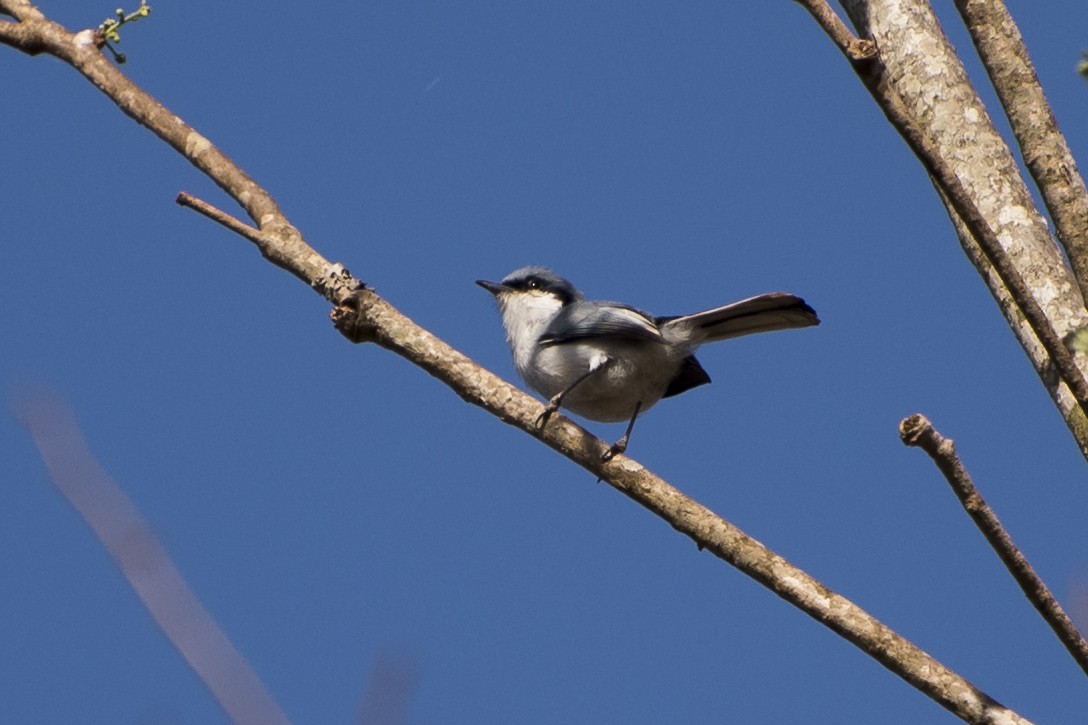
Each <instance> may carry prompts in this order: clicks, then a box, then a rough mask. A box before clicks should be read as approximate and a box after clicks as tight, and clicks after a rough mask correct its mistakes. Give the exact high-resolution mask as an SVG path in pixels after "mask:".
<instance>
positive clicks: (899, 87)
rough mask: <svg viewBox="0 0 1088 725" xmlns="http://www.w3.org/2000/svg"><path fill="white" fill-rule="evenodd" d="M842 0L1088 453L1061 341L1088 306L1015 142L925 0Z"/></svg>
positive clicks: (965, 239) (971, 248)
mask: <svg viewBox="0 0 1088 725" xmlns="http://www.w3.org/2000/svg"><path fill="white" fill-rule="evenodd" d="M801 1H802V4H804V5H805V6H806V7H809V6H814V5H820V4H823V5H826V0H801ZM842 3H843V6H844V7H845V8H846V10H847V12H848V13H849V15H850V17H851V19H852V20H853V22H854V25H855V26H856V27H857V28H858V29H859V31H860V32H861V33H862V34H863V35H866V36H868V37H870V38H872V39H873V41H874V42H875V43H876V45H877V48H878V49H879V56H878V58H876V59H874V60H870V61H866V60H860V61H859V60H856V59H853V58H852V60H854V63H853V65H854V69H855V71H857V73H858V75H859V77H860V78H861V79H862V81H863V82H864V83H865V85H866V88H867V89H868V90H869V91H870V93H872V95H873V97H874V99H875V100H876V101H877V103H878V104H879V105H880V107H881V109H882V110H883V111H884V112H885V114H886V115H887V116H888V118H889V120H890V121H891V122H892V124H893V125H894V126H895V127H896V128H897V130H898V131H899V132H900V133H901V134H902V135H903V137H904V139H905V140H906V141H907V142H908V144H909V145H910V146H911V148H912V150H914V152H915V154H916V155H918V157H919V159H921V160H922V162H923V165H925V167H926V171H928V172H929V173H930V175H931V176H932V177H933V179H934V183H935V185H936V186H937V188H938V191H939V192H940V194H941V199H942V202H944V204H945V206H946V208H947V209H948V213H949V216H950V217H951V219H952V222H953V226H954V227H955V228H956V231H957V234H958V236H959V238H960V243H961V245H962V246H963V249H964V251H965V252H966V253H967V255H968V258H969V259H970V260H971V261H972V263H974V265H975V267H976V268H977V269H978V271H979V274H980V275H981V276H982V278H983V280H984V281H985V282H986V284H987V286H988V287H989V288H990V291H991V293H992V294H993V296H994V298H995V299H996V300H997V302H998V305H999V306H1000V308H1001V310H1002V312H1003V314H1004V315H1005V318H1006V320H1007V321H1008V323H1009V326H1010V327H1011V328H1012V330H1013V333H1014V334H1015V335H1016V336H1017V338H1018V339H1019V340H1020V344H1021V345H1022V346H1023V348H1024V351H1025V352H1026V353H1027V355H1028V357H1029V359H1030V360H1031V361H1032V364H1033V365H1034V366H1035V369H1036V372H1037V373H1038V375H1039V377H1040V379H1041V380H1042V382H1043V384H1044V385H1045V386H1046V389H1047V391H1048V392H1049V393H1050V395H1051V398H1052V399H1053V400H1054V402H1055V404H1056V405H1057V407H1058V409H1059V411H1061V413H1062V416H1063V417H1064V418H1065V420H1066V424H1067V426H1068V427H1069V429H1070V431H1071V432H1072V434H1073V436H1074V438H1075V440H1076V441H1077V444H1078V446H1079V447H1080V449H1081V453H1082V455H1084V456H1085V457H1086V458H1088V416H1086V414H1085V411H1084V406H1085V405H1088V397H1086V396H1085V394H1084V393H1085V390H1084V388H1085V376H1084V373H1085V368H1083V367H1081V366H1080V365H1078V364H1077V361H1076V360H1074V359H1072V358H1071V357H1070V356H1069V353H1068V350H1066V349H1065V347H1064V345H1063V344H1062V343H1061V338H1062V336H1064V335H1065V334H1067V333H1069V332H1070V331H1072V330H1074V329H1076V328H1078V327H1080V326H1082V325H1083V324H1084V322H1085V320H1086V319H1088V312H1086V310H1085V308H1084V300H1083V298H1082V297H1081V294H1080V288H1079V286H1078V285H1077V282H1076V279H1075V278H1074V277H1073V274H1072V272H1071V270H1070V269H1069V267H1068V266H1067V264H1066V262H1065V260H1064V259H1063V258H1062V256H1061V253H1060V251H1059V249H1058V247H1057V245H1055V244H1054V241H1053V239H1052V238H1051V236H1050V232H1049V229H1048V228H1047V225H1046V222H1045V220H1044V219H1043V217H1042V215H1041V214H1040V213H1039V211H1038V209H1037V208H1036V206H1035V203H1034V201H1033V200H1032V198H1031V194H1030V192H1029V191H1028V189H1027V186H1026V185H1025V184H1024V182H1023V179H1022V178H1021V176H1020V173H1019V169H1018V167H1017V165H1016V161H1015V159H1014V158H1013V156H1012V153H1011V152H1010V151H1009V148H1008V146H1007V145H1006V144H1005V142H1004V140H1003V139H1002V138H1001V136H1000V134H998V132H997V130H996V129H995V128H994V126H993V123H992V122H991V120H990V117H989V114H988V113H987V111H986V108H985V106H984V105H983V104H982V101H981V99H979V97H978V95H977V94H976V93H975V91H974V89H973V88H972V87H971V84H970V81H969V80H968V78H967V74H966V71H965V70H964V69H963V65H962V63H961V62H960V60H959V58H958V57H957V55H956V53H955V50H954V49H953V48H952V47H951V45H950V44H949V43H948V40H947V38H945V36H944V34H943V33H942V32H941V29H940V26H939V25H938V23H937V19H936V17H935V16H934V15H933V12H932V9H931V8H930V7H929V4H928V3H927V2H925V0H842ZM844 52H845V51H844ZM848 57H849V54H848ZM927 159H928V160H927ZM965 202H966V203H965ZM976 213H977V215H976Z"/></svg>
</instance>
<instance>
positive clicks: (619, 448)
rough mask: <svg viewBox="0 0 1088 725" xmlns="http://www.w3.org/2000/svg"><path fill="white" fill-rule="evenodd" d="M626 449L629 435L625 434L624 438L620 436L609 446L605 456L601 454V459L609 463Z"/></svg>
mask: <svg viewBox="0 0 1088 725" xmlns="http://www.w3.org/2000/svg"><path fill="white" fill-rule="evenodd" d="M626 450H627V436H624V437H623V438H620V439H619V440H618V441H616V442H615V443H613V444H612V445H610V446H609V447H608V450H607V451H605V452H604V455H603V456H601V460H602V461H603V462H605V463H608V462H609V461H611V460H612V459H613V458H615V457H616V454H617V453H623V452H624V451H626Z"/></svg>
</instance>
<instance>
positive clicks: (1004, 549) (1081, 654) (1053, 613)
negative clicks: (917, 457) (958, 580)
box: [899, 415, 1088, 674]
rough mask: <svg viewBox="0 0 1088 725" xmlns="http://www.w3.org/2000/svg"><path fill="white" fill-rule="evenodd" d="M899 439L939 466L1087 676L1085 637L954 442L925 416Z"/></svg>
mask: <svg viewBox="0 0 1088 725" xmlns="http://www.w3.org/2000/svg"><path fill="white" fill-rule="evenodd" d="M899 437H900V438H901V439H902V440H903V443H904V444H906V445H908V446H914V447H916V448H921V449H922V450H923V451H925V452H926V454H927V455H929V457H930V458H932V459H933V462H934V463H936V464H937V468H938V469H939V470H940V472H941V473H942V474H944V477H945V480H946V481H948V485H949V486H951V487H952V491H953V492H954V493H955V494H956V497H957V498H959V500H960V503H961V504H962V505H963V508H964V510H965V511H967V514H968V515H969V516H970V517H971V520H972V521H974V522H975V525H976V526H978V528H979V531H981V532H982V535H983V536H985V537H986V541H988V542H990V546H992V547H993V549H994V551H996V552H997V555H998V557H999V558H1000V559H1001V561H1002V562H1004V564H1005V567H1006V568H1007V569H1008V570H1009V573H1010V574H1012V578H1013V579H1015V580H1016V583H1017V584H1019V585H1020V589H1022V590H1023V592H1024V596H1026V597H1027V598H1028V601H1030V602H1031V604H1032V606H1033V607H1035V609H1036V610H1038V612H1039V614H1041V615H1042V617H1043V619H1044V620H1045V621H1046V623H1047V624H1048V625H1050V628H1051V629H1052V630H1054V634H1056V635H1057V636H1058V639H1059V640H1060V641H1061V643H1062V644H1063V645H1064V646H1065V648H1066V649H1067V650H1069V654H1070V655H1072V656H1073V659H1074V660H1076V662H1077V664H1078V665H1080V668H1081V669H1082V670H1084V672H1085V674H1088V642H1085V641H1084V637H1082V636H1081V635H1080V632H1078V631H1077V628H1076V627H1075V626H1074V625H1073V621H1072V620H1071V619H1069V616H1068V615H1066V613H1065V610H1064V609H1062V606H1061V605H1060V604H1059V603H1058V600H1057V599H1056V598H1055V597H1054V595H1053V594H1052V593H1051V591H1050V589H1049V588H1048V587H1047V585H1046V582H1044V581H1043V580H1042V579H1041V578H1040V577H1039V575H1038V574H1036V573H1035V569H1034V568H1032V566H1031V563H1030V562H1029V561H1028V560H1027V557H1026V556H1024V554H1023V552H1021V551H1020V549H1019V547H1017V546H1016V544H1015V543H1013V540H1012V537H1011V536H1009V534H1008V532H1007V531H1006V530H1005V527H1004V526H1002V525H1001V521H1000V520H999V519H998V518H997V514H995V513H994V511H993V509H991V508H990V506H989V504H987V503H986V501H985V499H983V498H982V494H980V493H979V492H978V489H977V488H975V484H974V482H973V481H972V480H971V476H970V474H968V473H967V469H966V468H964V466H963V462H962V461H961V460H960V458H959V456H958V455H957V454H956V446H955V444H954V443H953V442H952V439H950V438H945V437H944V436H942V435H941V434H940V433H939V432H938V431H937V429H936V428H934V427H933V424H932V423H930V422H929V419H928V418H926V417H925V416H924V415H912V416H910V417H909V418H904V419H903V421H902V422H901V423H900V424H899Z"/></svg>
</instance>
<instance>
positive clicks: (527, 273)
mask: <svg viewBox="0 0 1088 725" xmlns="http://www.w3.org/2000/svg"><path fill="white" fill-rule="evenodd" d="M502 286H503V287H506V288H508V289H510V290H514V291H517V292H528V291H531V290H539V291H540V292H545V293H548V294H553V295H555V296H556V297H558V298H559V300H560V302H562V303H563V304H564V305H566V304H570V303H571V302H574V301H575V300H580V299H582V293H581V292H579V291H578V290H577V289H575V288H574V285H572V284H571V283H570V282H568V281H567V280H565V279H563V278H562V277H560V276H559V275H558V274H556V273H555V272H553V271H551V270H550V269H548V268H547V267H522V268H521V269H515V270H514V271H513V272H511V273H510V274H508V275H506V276H505V277H503V279H502Z"/></svg>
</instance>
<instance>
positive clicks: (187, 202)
mask: <svg viewBox="0 0 1088 725" xmlns="http://www.w3.org/2000/svg"><path fill="white" fill-rule="evenodd" d="M175 201H176V202H177V203H178V205H179V206H185V207H188V208H190V209H192V210H193V211H196V212H199V213H200V214H203V215H204V216H206V217H208V218H209V219H211V220H212V221H213V222H215V223H217V224H221V225H223V226H225V227H226V228H227V229H229V230H231V231H232V232H234V233H235V234H238V235H239V236H243V237H245V238H246V239H248V240H249V241H251V242H253V243H254V244H257V245H260V244H263V243H264V242H265V235H262V233H261V230H260V229H255V228H254V227H251V226H249V225H248V224H245V223H243V222H240V221H238V220H237V219H235V218H234V217H232V216H231V215H230V214H228V213H226V212H225V211H223V210H222V209H219V208H218V207H214V206H212V205H211V204H209V203H208V202H206V201H204V200H203V199H198V198H197V197H195V196H193V195H192V194H190V193H189V192H187V191H181V192H178V196H177V198H176V199H175Z"/></svg>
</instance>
